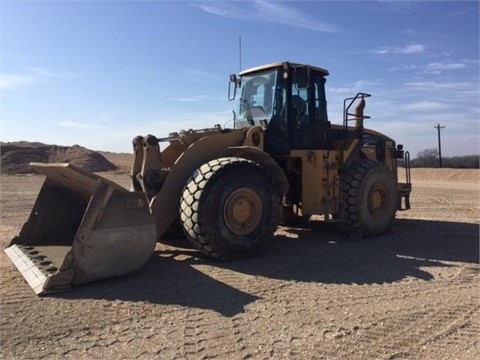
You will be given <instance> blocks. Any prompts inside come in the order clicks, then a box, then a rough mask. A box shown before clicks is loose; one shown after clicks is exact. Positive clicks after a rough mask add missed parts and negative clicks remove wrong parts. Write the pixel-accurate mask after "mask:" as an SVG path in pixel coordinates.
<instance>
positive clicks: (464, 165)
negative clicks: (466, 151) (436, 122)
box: [399, 148, 480, 169]
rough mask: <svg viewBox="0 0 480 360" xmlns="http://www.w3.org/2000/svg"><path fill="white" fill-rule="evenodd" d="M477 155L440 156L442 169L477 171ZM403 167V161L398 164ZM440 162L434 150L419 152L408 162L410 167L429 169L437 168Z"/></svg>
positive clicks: (478, 157)
mask: <svg viewBox="0 0 480 360" xmlns="http://www.w3.org/2000/svg"><path fill="white" fill-rule="evenodd" d="M479 160H480V156H479V155H463V156H451V157H445V156H442V167H444V168H457V169H478V168H480V161H479ZM399 164H400V166H403V165H404V164H403V161H402V162H401V163H399ZM439 164H440V161H439V157H438V150H437V149H435V148H430V149H425V150H421V151H419V152H418V153H417V156H416V157H415V158H414V159H412V160H410V166H411V167H429V168H438V167H440V166H439Z"/></svg>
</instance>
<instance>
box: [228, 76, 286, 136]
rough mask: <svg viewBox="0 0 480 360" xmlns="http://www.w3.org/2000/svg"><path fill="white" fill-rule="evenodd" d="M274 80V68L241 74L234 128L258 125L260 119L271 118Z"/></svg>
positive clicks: (275, 78)
mask: <svg viewBox="0 0 480 360" xmlns="http://www.w3.org/2000/svg"><path fill="white" fill-rule="evenodd" d="M276 81H277V70H276V69H271V70H268V71H264V72H259V73H255V74H254V75H244V76H242V85H241V87H240V99H239V102H238V111H236V112H235V115H236V116H235V128H240V127H244V126H252V125H260V120H270V119H271V118H272V112H273V108H274V95H275V91H274V90H275V84H276Z"/></svg>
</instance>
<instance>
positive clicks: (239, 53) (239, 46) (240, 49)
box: [238, 35, 242, 71]
mask: <svg viewBox="0 0 480 360" xmlns="http://www.w3.org/2000/svg"><path fill="white" fill-rule="evenodd" d="M238 62H239V66H240V70H239V71H242V36H241V35H240V36H239V37H238Z"/></svg>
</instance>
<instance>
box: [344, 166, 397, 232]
mask: <svg viewBox="0 0 480 360" xmlns="http://www.w3.org/2000/svg"><path fill="white" fill-rule="evenodd" d="M341 187H342V197H343V200H344V213H343V219H342V220H341V221H340V222H338V223H337V228H338V229H339V230H340V231H342V232H344V233H349V234H352V235H361V236H362V237H374V236H379V235H383V234H385V233H386V232H387V231H388V230H389V228H390V226H391V224H392V222H393V220H394V219H395V213H396V211H397V192H396V185H395V179H394V177H393V173H392V171H391V170H390V169H389V168H388V167H387V166H386V165H385V164H383V163H380V162H376V161H373V160H362V161H358V162H355V163H354V164H353V165H352V166H351V167H349V168H347V169H345V170H344V171H343V172H342V178H341Z"/></svg>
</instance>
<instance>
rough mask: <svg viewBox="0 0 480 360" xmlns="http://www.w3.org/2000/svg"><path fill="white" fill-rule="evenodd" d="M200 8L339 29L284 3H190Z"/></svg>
mask: <svg viewBox="0 0 480 360" xmlns="http://www.w3.org/2000/svg"><path fill="white" fill-rule="evenodd" d="M192 5H193V6H196V7H198V8H200V9H201V10H203V11H205V12H207V13H209V14H213V15H217V16H223V17H230V18H235V19H240V20H247V21H252V20H254V21H262V22H265V21H268V22H270V23H275V24H282V25H288V26H293V27H300V28H303V29H308V30H312V31H319V32H329V33H336V32H340V29H339V28H338V27H337V26H335V25H332V24H329V23H326V22H322V21H320V20H319V19H317V18H313V17H312V16H310V14H307V13H304V12H301V11H299V10H298V9H297V8H295V7H293V6H286V5H285V3H280V2H274V1H264V0H256V1H252V2H240V1H238V2H236V1H235V2H215V3H209V4H205V3H195V4H192Z"/></svg>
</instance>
